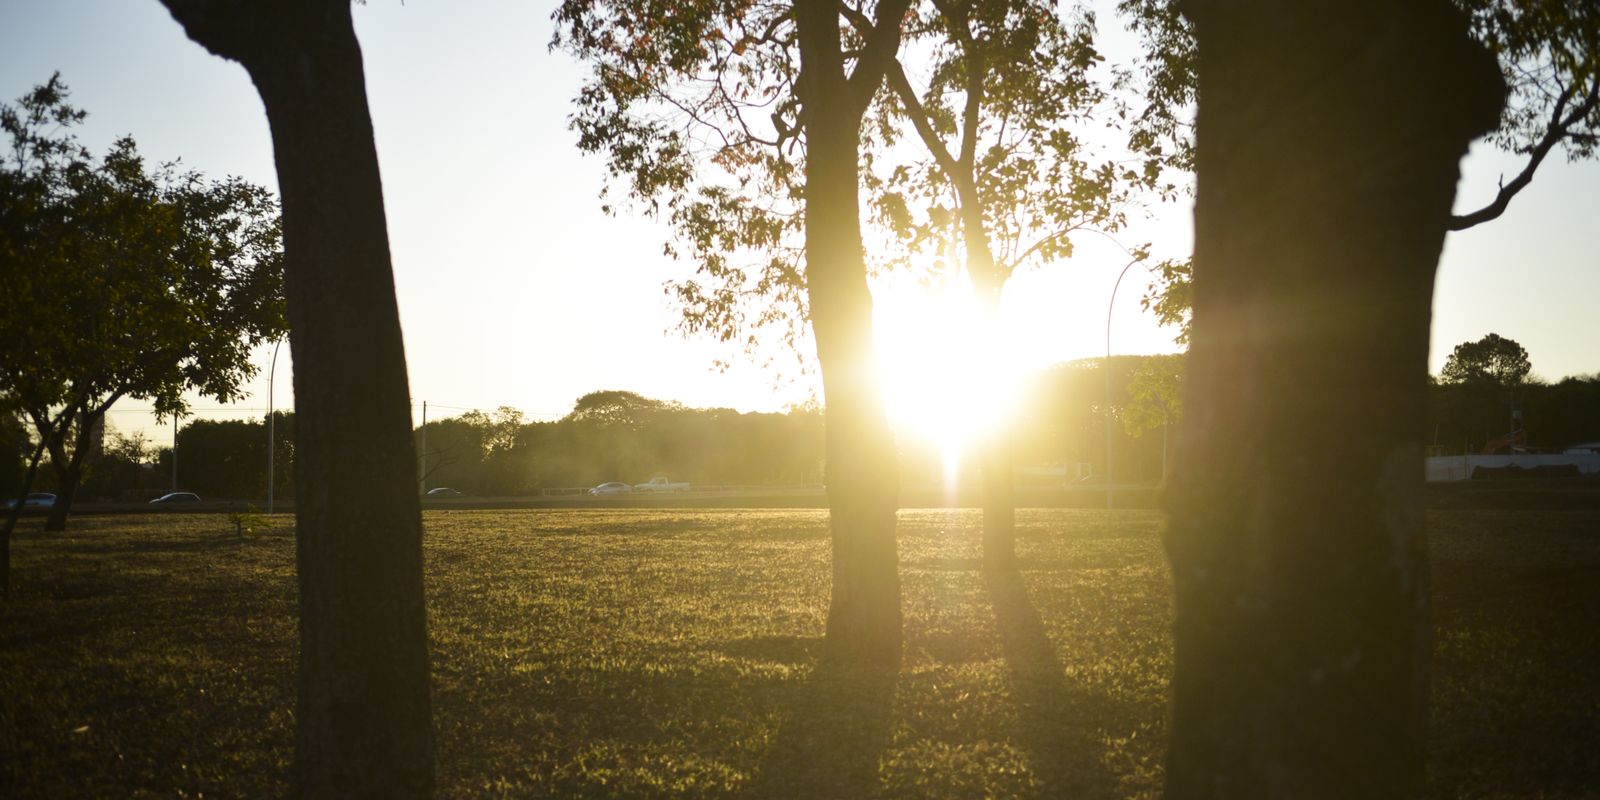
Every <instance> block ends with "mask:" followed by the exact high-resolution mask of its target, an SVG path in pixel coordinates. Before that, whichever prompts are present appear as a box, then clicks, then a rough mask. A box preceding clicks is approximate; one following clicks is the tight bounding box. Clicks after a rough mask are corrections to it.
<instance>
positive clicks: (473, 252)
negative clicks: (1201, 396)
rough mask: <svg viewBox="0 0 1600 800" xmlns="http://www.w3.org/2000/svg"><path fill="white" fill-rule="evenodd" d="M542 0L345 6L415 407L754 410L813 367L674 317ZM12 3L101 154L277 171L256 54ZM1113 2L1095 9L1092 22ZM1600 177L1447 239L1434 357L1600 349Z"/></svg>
mask: <svg viewBox="0 0 1600 800" xmlns="http://www.w3.org/2000/svg"><path fill="white" fill-rule="evenodd" d="M553 8H554V4H553V3H551V2H539V3H533V4H521V3H512V2H485V3H474V4H455V3H440V2H431V3H430V2H411V3H406V4H399V3H391V2H381V3H370V4H367V5H363V6H358V7H357V8H356V9H355V11H354V14H355V17H356V23H357V28H358V33H359V35H360V36H361V40H362V43H363V48H364V53H365V60H366V75H367V84H368V91H369V94H370V97H371V101H372V108H373V117H374V121H375V128H376V131H377V140H378V141H377V143H378V148H379V154H380V158H381V159H382V165H383V170H384V178H385V185H384V189H385V198H386V203H387V208H388V216H389V229H390V234H391V237H392V246H393V254H394V269H395V280H396V284H397V290H398V295H399V302H400V307H401V318H402V322H403V324H404V326H405V333H406V352H407V356H408V368H409V372H410V382H411V391H412V395H413V397H414V398H415V399H416V401H417V404H416V406H415V408H414V409H413V413H414V416H416V417H417V418H418V419H419V420H420V415H421V401H422V400H429V401H430V417H433V418H437V417H439V416H450V415H455V414H458V413H460V412H461V411H463V410H465V409H470V408H481V409H486V410H490V409H494V408H496V407H499V406H502V405H510V406H515V407H517V408H520V409H522V410H523V411H524V412H526V413H527V414H528V415H529V417H530V418H531V419H551V418H554V417H558V416H560V415H563V414H565V413H567V412H568V411H570V410H571V407H572V402H573V400H574V399H576V398H577V397H578V396H580V395H582V394H583V393H585V392H588V391H592V390H596V389H604V388H616V389H629V390H633V391H638V392H640V393H642V394H645V395H648V396H652V397H660V398H666V399H675V400H680V401H682V402H684V403H686V404H688V405H694V406H729V407H734V408H737V409H740V410H778V409H781V408H782V407H784V406H785V405H786V404H788V403H792V402H798V401H803V400H805V399H806V398H807V397H808V396H809V395H810V393H811V391H812V386H811V384H810V383H809V382H805V381H802V382H800V383H790V384H784V385H781V386H776V387H775V386H774V379H773V376H772V375H771V374H770V373H768V372H764V371H763V370H761V369H759V368H758V367H756V366H754V365H752V364H750V363H749V362H746V361H742V360H739V359H734V365H735V366H734V367H733V368H732V369H731V370H729V371H728V372H726V373H720V372H717V371H715V370H714V369H712V368H711V363H712V361H713V360H714V359H715V358H718V357H726V356H729V355H730V352H729V351H728V350H727V349H725V348H722V347H719V346H717V345H715V344H713V343H709V342H706V341H703V340H684V339H682V338H680V337H679V336H678V335H677V334H676V333H674V332H673V331H672V328H673V327H674V325H675V324H676V321H677V317H676V311H675V310H674V309H673V308H671V307H670V306H669V304H668V300H667V298H666V297H665V296H664V295H663V294H662V291H661V285H662V283H663V282H664V281H666V280H668V279H670V278H673V277H681V276H683V275H686V274H687V273H688V271H689V269H690V268H689V267H688V266H686V265H684V264H679V263H674V262H672V261H670V260H668V259H667V258H665V257H664V256H663V255H662V254H661V243H662V241H663V239H664V238H665V237H666V235H667V234H666V231H665V230H664V229H663V228H662V227H660V226H657V225H654V224H652V223H649V222H647V221H643V220H641V219H639V218H637V217H635V216H632V215H629V214H623V215H621V216H618V217H606V216H605V215H603V214H602V213H601V211H600V208H599V206H600V201H599V200H598V199H597V196H596V195H597V193H598V192H599V190H600V188H601V186H602V184H603V171H604V170H603V166H602V164H601V162H600V160H599V159H595V158H584V157H581V156H579V155H578V154H577V153H576V150H575V147H574V141H575V135H574V134H573V133H572V132H571V131H570V130H568V129H567V117H568V114H569V113H570V110H571V106H570V98H571V97H572V96H573V94H574V92H575V90H576V88H577V86H578V83H579V80H580V78H581V74H582V73H581V70H580V69H579V67H578V66H577V65H576V64H575V63H573V61H572V60H571V59H570V57H569V56H567V55H566V54H564V53H560V52H554V53H552V52H549V51H548V50H547V48H546V44H547V43H548V41H549V39H550V34H551V32H552V25H551V22H550V13H551V11H552V10H553ZM3 13H4V21H5V24H4V25H0V97H3V98H4V99H6V100H7V101H8V102H9V101H10V100H12V99H13V98H15V97H17V96H18V95H20V94H21V93H23V92H24V91H26V90H27V89H28V88H30V87H32V86H33V85H35V84H37V83H40V82H42V81H44V80H45V79H47V78H48V77H49V75H50V74H51V73H52V72H53V71H56V70H60V71H61V72H62V76H63V79H64V80H65V81H66V82H67V83H68V85H69V86H71V88H72V90H73V101H74V103H75V104H77V105H79V106H80V107H82V108H85V109H87V110H89V111H90V112H91V116H90V118H89V120H88V122H87V124H86V125H85V126H84V127H83V130H82V137H83V139H84V141H85V142H86V143H87V144H89V145H90V146H91V147H92V148H93V149H94V150H95V151H96V152H99V151H102V150H103V149H104V147H105V146H106V145H107V144H108V143H109V142H110V141H111V139H112V138H113V137H114V136H117V135H121V134H124V133H131V134H133V135H134V136H135V138H136V139H137V140H138V141H139V143H140V145H141V148H142V150H143V151H144V152H145V153H146V155H147V156H148V157H149V158H151V159H152V160H165V159H173V158H179V157H181V158H182V159H183V163H184V164H185V165H186V166H187V167H190V168H194V169H199V170H202V171H204V172H206V173H207V174H209V175H211V176H213V177H221V176H223V175H225V174H237V175H241V176H244V177H246V178H248V179H250V180H252V181H254V182H257V183H261V184H264V185H266V186H269V187H271V186H275V185H276V175H275V173H274V170H273V162H272V154H271V146H270V142H269V140H268V136H267V128H266V121H265V117H264V116H263V114H262V110H261V104H260V101H259V100H258V99H257V97H256V94H255V91H254V89H253V88H252V87H251V86H250V83H249V81H248V79H247V78H246V76H245V74H244V71H243V70H242V69H240V68H239V67H238V66H237V65H235V64H232V63H229V62H226V61H223V60H221V59H216V58H213V57H211V56H209V55H207V54H206V53H205V52H204V51H203V50H201V49H200V48H198V47H194V46H192V45H190V44H189V43H188V42H187V40H186V38H185V37H184V36H183V33H182V31H181V30H180V29H179V28H178V26H177V25H176V24H175V23H174V22H173V21H172V20H171V18H170V16H169V15H168V14H167V13H166V12H165V10H164V9H162V8H161V7H160V5H159V4H158V3H155V2H112V1H110V0H98V1H97V0H74V1H73V2H52V3H30V4H23V3H11V4H8V5H7V6H6V8H5V10H4V12H3ZM1115 24H1116V21H1115V17H1114V16H1113V15H1111V14H1109V13H1105V14H1103V19H1102V20H1101V27H1102V29H1106V28H1110V27H1113V26H1115ZM1114 42H1115V39H1114ZM1110 55H1111V57H1112V58H1113V59H1115V58H1117V57H1118V53H1116V52H1112V53H1111V54H1110ZM1519 168H1520V163H1519V161H1518V159H1517V158H1514V157H1510V156H1505V155H1503V154H1497V153H1495V152H1493V151H1492V148H1490V147H1489V146H1488V145H1486V144H1483V143H1479V144H1477V145H1476V146H1475V148H1474V154H1473V155H1472V156H1471V157H1470V158H1468V159H1467V160H1466V162H1465V178H1464V180H1463V182H1462V185H1461V188H1460V192H1459V194H1458V200H1457V206H1458V209H1465V208H1468V207H1476V206H1478V205H1482V204H1483V203H1484V202H1486V201H1487V199H1488V198H1489V197H1491V196H1492V195H1493V192H1494V190H1495V186H1496V183H1497V181H1498V180H1500V179H1501V177H1502V176H1503V175H1511V174H1514V173H1515V172H1516V171H1517V170H1518V169H1519ZM1597 186H1600V165H1597V164H1595V163H1593V162H1587V163H1579V164H1567V163H1564V162H1563V161H1562V157H1561V156H1560V155H1559V153H1558V154H1556V155H1553V156H1552V157H1551V159H1550V160H1549V161H1548V162H1546V164H1545V165H1544V166H1543V167H1542V168H1541V170H1540V172H1539V174H1538V176H1537V178H1536V179H1535V180H1534V182H1533V184H1532V185H1531V186H1530V187H1529V188H1528V189H1527V190H1526V191H1524V192H1523V193H1522V194H1521V195H1519V196H1518V197H1517V199H1516V201H1515V202H1514V203H1513V204H1512V206H1511V208H1510V210H1509V211H1508V212H1507V213H1506V215H1505V216H1504V217H1503V218H1501V219H1499V220H1496V221H1495V222H1494V224H1492V225H1483V226H1479V227H1478V228H1475V229H1472V230H1469V231H1466V232H1463V233H1456V234H1451V235H1450V236H1449V237H1448V238H1447V240H1446V244H1445V251H1444V256H1443V259H1442V261H1441V265H1440V269H1439V278H1438V284H1437V287H1438V288H1437V294H1436V299H1435V303H1434V310H1435V314H1434V322H1433V331H1434V337H1433V346H1432V353H1431V360H1430V363H1431V366H1432V368H1433V371H1435V372H1437V371H1438V370H1439V368H1440V367H1441V366H1442V364H1443V361H1444V358H1445V356H1447V355H1448V354H1449V352H1450V348H1451V347H1453V346H1454V345H1455V344H1457V343H1459V342H1462V341H1469V340H1476V339H1478V338H1479V337H1481V336H1483V335H1484V334H1485V333H1488V332H1490V331H1496V332H1499V333H1502V334H1504V335H1507V336H1510V337H1512V338H1515V339H1516V340H1518V341H1520V342H1521V343H1522V344H1524V345H1525V346H1526V347H1527V348H1528V350H1529V352H1530V353H1531V355H1532V357H1533V364H1534V373H1535V374H1536V375H1539V376H1543V377H1545V378H1549V379H1556V378H1560V377H1562V376H1564V375H1568V374H1575V373H1590V372H1594V371H1596V370H1597V369H1600V362H1597V360H1596V353H1595V350H1594V348H1593V346H1592V344H1590V341H1591V339H1592V335H1591V333H1592V331H1591V328H1592V300H1593V298H1594V297H1600V232H1597V230H1596V228H1595V226H1594V224H1593V220H1595V219H1600V192H1596V191H1595V187H1597ZM1310 188H1312V187H1308V189H1310ZM1158 211H1159V212H1160V215H1161V216H1160V218H1159V219H1157V220H1154V221H1151V222H1150V223H1148V224H1145V225H1142V226H1141V227H1140V229H1139V230H1138V231H1136V232H1135V233H1132V234H1130V235H1129V236H1127V237H1126V239H1125V240H1126V241H1129V242H1137V241H1146V240H1148V241H1152V242H1153V243H1154V244H1155V246H1156V250H1157V252H1158V254H1161V255H1180V254H1183V253H1186V252H1187V249H1188V247H1189V240H1190V234H1189V229H1190V221H1189V218H1188V214H1189V207H1188V205H1187V204H1180V205H1168V206H1164V207H1162V208H1160V209H1158ZM1124 262H1125V257H1124V256H1123V255H1122V254H1121V252H1120V251H1119V250H1118V249H1116V247H1114V246H1112V245H1110V244H1107V243H1104V242H1098V241H1095V240H1085V241H1084V242H1083V244H1082V246H1081V247H1080V249H1079V252H1078V253H1077V254H1076V255H1075V256H1074V257H1073V258H1072V259H1071V260H1070V261H1068V262H1066V263H1064V264H1062V265H1060V266H1059V267H1058V268H1055V269H1052V270H1051V271H1049V272H1028V273H1024V274H1021V275H1019V276H1018V277H1017V278H1016V279H1015V280H1014V281H1013V282H1012V285H1011V286H1010V287H1009V289H1008V294H1007V301H1006V302H1007V306H1006V317H1007V329H1008V332H1009V333H1008V337H1007V340H1006V341H1005V342H1004V343H1003V344H1001V345H1000V346H999V347H998V350H999V351H1000V352H1001V353H1002V354H1003V356H1004V357H1005V359H1006V360H1008V361H1011V362H1013V363H1015V364H1016V365H1017V366H1019V367H1037V366H1042V365H1045V364H1049V363H1053V362H1058V361H1063V360H1068V359H1073V358H1082V357H1089V356H1095V355H1098V354H1102V353H1103V352H1104V349H1105V339H1104V337H1105V322H1106V319H1105V317H1106V304H1107V300H1108V298H1109V297H1110V294H1111V287H1112V283H1113V281H1114V280H1115V278H1116V273H1117V271H1118V269H1120V267H1121V266H1122V264H1123V263H1124ZM1143 278H1144V276H1143V275H1142V274H1141V273H1140V272H1139V271H1138V270H1137V269H1136V270H1135V271H1134V272H1133V273H1131V274H1130V275H1129V278H1128V280H1127V281H1125V282H1124V285H1123V286H1122V288H1121V290H1120V292H1119V293H1118V296H1117V303H1116V308H1115V312H1114V325H1113V341H1112V348H1113V350H1114V352H1117V353H1151V352H1170V351H1172V350H1174V349H1175V348H1174V346H1173V345H1172V344H1171V336H1170V332H1169V331H1164V330H1161V329H1159V328H1158V327H1157V326H1156V325H1155V323H1154V321H1153V320H1152V318H1151V317H1150V316H1149V315H1147V314H1143V313H1141V311H1140V309H1139V304H1138V300H1139V296H1140V294H1141V293H1142V290H1143V288H1144V285H1145V280H1144V279H1143ZM878 301H879V305H880V309H881V310H882V311H886V312H888V313H891V314H895V315H897V316H896V317H895V322H896V323H897V324H899V325H900V326H901V329H900V330H899V331H898V332H897V334H896V335H895V336H894V337H893V340H892V341H890V342H887V343H881V344H883V345H884V346H887V347H889V348H898V349H894V350H893V355H894V358H891V359H890V360H898V361H901V362H904V361H905V360H906V358H907V357H908V356H911V357H920V358H922V359H924V360H926V359H927V357H928V356H927V354H928V351H929V350H932V351H934V352H935V353H940V354H942V353H943V352H944V351H941V350H940V348H941V347H944V345H943V344H942V340H941V339H940V335H941V333H942V332H943V330H944V329H942V328H941V327H940V326H939V324H938V323H937V318H936V317H935V316H934V315H931V314H929V313H927V311H926V308H927V306H926V305H922V303H923V300H921V299H919V298H918V297H917V295H916V293H915V292H914V291H912V290H909V289H904V290H897V291H896V292H892V293H890V292H884V293H880V296H879V299H878ZM932 302H935V303H937V302H939V301H937V300H934V301H932ZM908 322H909V323H912V324H911V325H910V326H907V324H906V323H908ZM930 345H931V346H930ZM919 351H920V353H921V355H920V356H917V354H918V352H919ZM269 358H270V351H266V350H263V351H261V352H258V354H257V357H256V361H257V363H259V364H261V365H262V370H261V373H260V375H259V376H257V378H256V380H255V381H253V382H252V384H251V387H250V388H251V391H252V396H251V397H250V398H249V399H247V400H245V401H243V402H242V403H239V404H236V405H235V406H232V407H227V408H221V407H218V406H217V404H216V403H214V402H212V401H207V400H196V401H195V402H194V406H195V407H196V409H197V413H198V414H200V415H202V416H204V417H206V418H222V417H227V416H255V417H259V416H260V415H261V413H262V411H263V410H264V409H265V407H266V406H267V398H266V390H267V369H266V364H267V363H268V360H269ZM279 360H280V363H279V365H278V367H279V380H278V381H277V382H276V392H275V393H276V397H275V398H274V405H275V406H276V407H278V408H289V407H292V406H293V402H294V401H293V394H292V391H291V390H290V388H289V387H290V382H289V380H288V379H287V378H288V372H289V370H290V369H291V367H290V365H289V363H288V361H289V359H288V353H287V348H285V352H284V353H283V354H281V355H280V356H279ZM935 360H937V359H935ZM791 372H792V371H791ZM902 372H905V373H906V374H908V375H909V374H911V372H913V371H907V370H902ZM889 390H890V393H891V399H892V400H893V399H894V397H895V396H896V395H898V396H899V397H900V398H901V401H900V406H901V407H904V408H909V407H910V406H912V405H915V404H916V403H918V402H921V401H922V400H923V399H926V398H928V397H938V396H941V395H943V394H948V393H949V391H950V388H949V386H947V385H943V384H940V383H938V382H937V380H933V381H930V380H929V379H928V377H927V375H926V374H923V375H922V377H921V378H920V379H919V381H910V382H906V381H902V382H901V383H899V384H898V385H896V384H893V383H891V385H890V387H889ZM907 398H909V399H907ZM955 404H956V405H960V403H959V401H958V402H956V403H955ZM144 407H145V406H144V404H141V403H137V402H133V401H126V402H124V403H122V404H121V405H119V406H118V407H117V408H116V409H115V410H114V411H113V413H112V415H111V420H112V423H113V424H114V425H115V426H116V427H117V428H119V429H122V430H124V431H133V430H140V429H144V430H146V431H147V432H148V433H149V435H150V436H151V437H152V438H153V439H155V440H156V441H168V440H170V436H171V428H170V425H168V426H166V427H161V428H157V427H153V426H152V420H151V419H150V417H149V415H148V414H147V413H144V412H143V411H140V409H142V408H144ZM912 422H915V420H912Z"/></svg>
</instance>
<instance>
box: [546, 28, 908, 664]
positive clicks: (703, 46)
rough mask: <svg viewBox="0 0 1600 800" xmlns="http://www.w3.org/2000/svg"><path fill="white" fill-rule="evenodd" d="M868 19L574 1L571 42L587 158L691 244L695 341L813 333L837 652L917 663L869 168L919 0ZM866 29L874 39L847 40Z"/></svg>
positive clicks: (685, 291) (565, 39)
mask: <svg viewBox="0 0 1600 800" xmlns="http://www.w3.org/2000/svg"><path fill="white" fill-rule="evenodd" d="M868 6H869V4H867V3H861V4H859V5H856V4H848V3H847V4H840V3H836V2H828V1H827V0H796V2H794V3H793V4H792V5H791V4H790V3H782V2H780V3H747V4H734V5H728V6H720V5H702V4H687V3H682V2H679V0H655V1H654V2H646V3H628V2H615V1H613V0H567V2H565V3H563V4H562V6H561V8H560V9H559V10H558V11H557V12H556V20H557V23H558V25H559V26H560V31H559V32H558V34H557V38H556V44H557V45H559V46H563V47H566V48H567V49H569V50H570V51H571V52H573V53H574V54H576V55H577V56H578V57H579V58H581V59H583V60H584V61H587V62H589V63H590V64H592V65H593V72H592V74H591V78H590V80H589V81H588V82H587V83H586V84H585V86H584V88H583V89H582V91H581V93H580V95H579V97H578V100H577V105H578V110H577V113H576V115H575V117H574V127H576V128H577V130H578V132H579V146H580V147H582V148H583V149H585V150H588V151H593V152H601V153H604V154H605V155H606V156H607V157H608V159H609V165H610V168H611V170H612V173H613V174H614V175H615V176H618V177H620V178H623V179H624V180H625V181H626V182H627V185H628V187H629V194H630V195H631V196H632V197H633V198H635V199H637V200H639V201H641V202H643V203H645V204H647V207H648V208H649V209H650V210H652V211H659V210H660V203H662V202H665V203H666V215H667V216H668V218H669V219H670V221H672V222H673V223H674V225H675V226H676V228H677V229H678V231H679V232H680V234H681V236H680V238H679V240H678V242H677V243H676V246H679V247H684V248H687V250H688V251H689V254H690V256H691V257H692V258H694V259H695V260H696V262H697V263H698V265H699V269H700V275H701V277H703V278H705V279H706V281H707V282H708V284H709V288H707V286H706V285H702V284H701V283H699V282H696V281H691V282H688V283H685V284H680V285H678V287H677V294H678V297H679V299H680V300H681V301H682V302H683V303H684V304H685V327H686V329H688V330H690V331H699V330H706V331H712V332H715V333H716V334H717V335H719V336H720V337H722V338H723V340H724V341H727V340H731V339H737V338H739V337H740V336H741V335H748V336H752V337H753V334H750V333H749V331H750V328H751V327H759V326H760V325H761V324H762V323H766V322H773V321H780V322H781V321H785V320H791V319H804V318H807V316H808V317H809V319H810V322H811V332H812V334H813V337H814V339H815V341H816V347H817V361H818V364H819V365H820V369H821V373H822V383H823V392H824V397H825V405H826V412H825V413H826V419H827V433H826V437H827V452H828V463H827V475H828V477H827V484H828V497H829V505H830V509H831V514H830V524H831V526H832V529H833V594H832V601H831V604H830V610H829V614H828V631H827V642H828V652H829V653H830V655H831V656H835V657H839V658H842V659H845V660H851V661H855V660H861V661H869V662H879V663H884V662H891V661H895V660H897V659H898V658H899V653H900V624H901V613H900V581H899V574H898V571H897V564H896V548H895V541H894V520H895V510H896V506H897V505H898V492H899V486H898V481H897V478H896V470H895V454H894V446H893V438H892V435H891V433H890V431H889V426H888V420H887V417H886V415H885V412H884V408H883V402H882V398H881V396H880V391H879V387H878V380H877V370H876V367H875V364H874V359H873V353H872V296H871V293H870V292H869V290H868V288H867V275H866V261H865V256H864V253H863V250H862V235H861V213H860V200H859V197H860V190H861V177H860V172H859V165H860V159H861V126H862V119H863V116H864V115H865V113H866V111H867V108H868V105H869V104H870V102H871V101H872V99H873V97H874V95H875V94H876V93H877V92H878V90H879V88H880V87H881V85H882V83H883V76H884V72H885V70H886V69H887V68H888V67H889V65H890V64H891V62H892V61H893V58H894V54H895V52H896V50H897V49H898V47H899V43H900V35H901V24H902V22H903V20H904V19H905V17H906V12H907V9H908V8H909V7H910V0H879V2H876V3H873V4H870V7H871V11H870V12H869V11H868V10H867V8H868ZM856 15H860V16H864V17H866V18H867V19H868V20H870V22H869V23H867V24H865V25H850V24H847V23H846V21H845V18H846V17H855V16H856ZM708 143H709V144H708ZM796 234H800V235H801V236H803V244H802V245H801V246H800V247H798V248H797V247H796V241H795V240H796ZM751 251H754V252H757V253H759V254H761V255H760V256H758V258H759V259H760V260H759V261H758V263H756V264H754V265H751V266H750V267H749V268H747V267H746V266H744V265H741V264H739V263H738V262H736V261H734V260H732V259H735V258H738V257H740V254H741V253H745V254H748V253H749V252H751ZM802 265H803V266H802ZM747 282H748V283H752V284H754V289H755V290H756V291H754V292H753V293H748V292H749V289H750V288H751V287H748V286H746V283H747ZM752 298H753V300H754V303H756V304H757V305H758V308H757V310H755V311H754V312H753V315H752V316H746V313H747V312H748V311H750V309H751V306H750V305H748V304H746V303H745V302H744V301H745V300H748V299H752ZM794 309H803V310H802V311H800V312H799V313H796V314H791V313H789V312H791V311H793V310H794ZM790 330H791V332H792V331H793V329H790ZM746 341H747V343H749V344H751V345H752V346H753V345H754V344H755V340H754V339H753V338H749V339H747V340H746ZM791 341H793V340H792V338H791Z"/></svg>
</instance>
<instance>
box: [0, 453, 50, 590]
mask: <svg viewBox="0 0 1600 800" xmlns="http://www.w3.org/2000/svg"><path fill="white" fill-rule="evenodd" d="M44 447H45V443H44V440H42V439H41V440H40V441H39V443H38V444H36V445H34V446H33V455H32V456H30V457H29V458H28V471H27V472H25V473H23V476H22V491H20V492H18V493H17V498H16V500H17V501H16V503H15V504H13V505H12V506H11V508H9V509H7V510H6V521H5V528H4V529H0V600H10V599H11V532H12V531H14V530H16V529H17V520H18V518H20V517H21V516H22V509H23V503H24V502H25V501H26V500H27V499H28V493H29V492H31V491H33V479H34V478H36V477H38V475H39V459H41V458H43V457H44Z"/></svg>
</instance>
